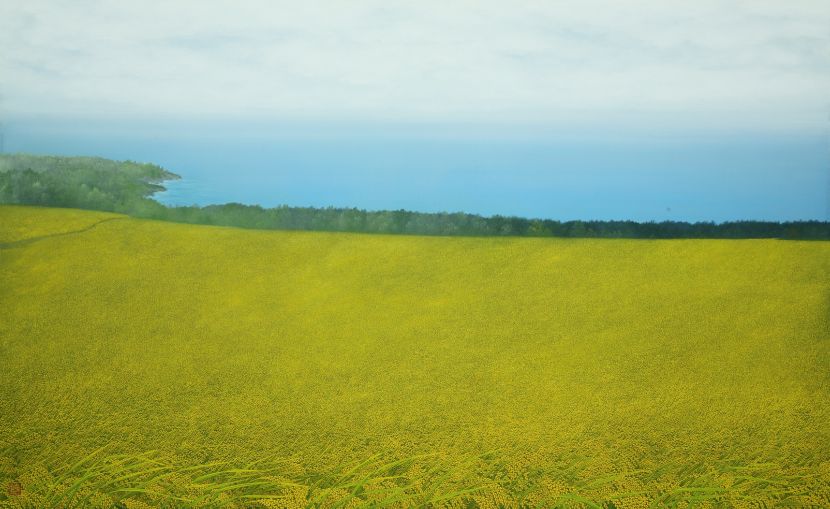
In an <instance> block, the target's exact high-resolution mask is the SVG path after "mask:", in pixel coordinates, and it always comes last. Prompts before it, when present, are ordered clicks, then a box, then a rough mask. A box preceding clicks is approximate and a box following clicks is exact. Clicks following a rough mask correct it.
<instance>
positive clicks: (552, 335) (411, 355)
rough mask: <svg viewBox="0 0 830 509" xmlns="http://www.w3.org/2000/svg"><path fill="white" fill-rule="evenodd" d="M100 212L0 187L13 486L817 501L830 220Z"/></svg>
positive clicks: (291, 495)
mask: <svg viewBox="0 0 830 509" xmlns="http://www.w3.org/2000/svg"><path fill="white" fill-rule="evenodd" d="M113 217H117V216H114V215H112V214H103V213H100V214H99V213H94V212H81V211H70V210H59V209H38V208H25V207H0V310H2V311H0V356H2V358H0V482H2V483H3V486H4V487H5V489H4V490H3V491H2V492H0V506H2V507H20V506H24V507H25V506H31V507H44V506H45V507H49V506H57V507H60V506H64V505H69V506H73V505H74V506H96V507H108V508H109V507H119V508H130V509H136V508H142V507H147V506H157V505H165V506H168V507H182V506H194V507H195V506H207V507H214V506H222V505H224V506H226V507H304V506H320V507H356V506H364V505H368V506H371V505H372V504H374V505H375V506H395V507H410V506H417V505H423V506H442V505H446V506H448V507H476V506H478V507H500V506H503V507H516V506H522V507H554V506H565V507H605V508H612V507H615V508H640V507H643V508H645V507H649V506H652V507H690V506H694V507H774V506H795V507H828V506H830V243H826V242H797V241H776V240H667V241H647V240H610V239H597V240H590V239H531V238H459V237H455V238H439V237H429V238H428V237H410V236H373V235H359V234H334V233H317V232H266V231H251V230H240V229H233V228H216V227H206V226H190V225H179V224H171V223H162V222H153V221H143V220H136V219H130V218H127V217H123V216H121V217H117V218H116V219H111V218H113ZM104 219H110V220H108V221H104V222H101V223H99V224H97V225H96V226H94V227H91V228H90V226H92V225H93V224H95V223H97V222H99V221H102V220H104ZM21 225H22V226H21ZM77 230H83V231H81V232H80V233H74V234H73V233H68V234H65V235H63V234H61V233H67V232H72V231H77ZM55 234H61V235H55ZM35 237H38V238H37V239H35ZM40 237H42V238H40ZM26 238H30V240H29V241H25V240H24V239H26ZM21 240H24V241H23V242H20V241H21ZM99 448H100V449H99ZM113 504H116V505H113ZM762 504H766V505H762Z"/></svg>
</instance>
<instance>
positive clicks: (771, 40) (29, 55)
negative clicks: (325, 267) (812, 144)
mask: <svg viewBox="0 0 830 509" xmlns="http://www.w3.org/2000/svg"><path fill="white" fill-rule="evenodd" d="M0 47H2V48H3V50H2V51H0V114H2V115H3V116H4V117H5V118H7V119H21V118H55V119H70V120H71V119H87V120H91V121H92V120H102V121H106V120H112V119H119V120H121V119H131V120H134V121H139V120H146V119H148V118H149V119H152V118H165V119H171V120H176V119H179V120H181V119H229V120H231V121H234V120H242V121H244V120H251V121H256V120H259V121H263V120H265V121H276V120H278V121H280V122H285V123H291V122H300V123H302V122H306V123H310V124H321V123H329V124H337V123H338V122H340V123H345V124H348V123H350V122H367V123H371V122H377V123H384V122H394V123H404V124H405V123H413V124H419V123H422V124H434V125H442V124H454V123H471V124H486V125H494V126H498V125H509V126H516V125H529V126H554V127H555V126H567V125H578V126H586V127H587V128H591V127H592V126H597V125H598V124H602V125H616V126H620V127H621V128H628V127H631V126H635V127H636V126H640V125H653V126H667V125H668V126H674V127H677V126H680V127H689V128H699V129H721V130H723V129H726V130H729V129H734V130H753V129H756V130H757V129H769V130H796V131H797V130H813V131H815V130H816V129H820V128H823V127H824V126H826V124H827V122H828V115H830V92H828V91H830V4H828V3H827V1H826V0H787V1H784V0H748V1H743V0H728V1H727V0H694V1H690V0H685V1H681V2H678V1H671V0H619V1H610V0H580V1H579V2H563V1H560V2H557V1H550V0H547V1H533V0H512V1H510V2H505V1H503V0H498V1H493V0H469V1H467V0H457V1H450V0H420V1H396V2H389V1H388V0H350V1H332V0H330V1H324V2H321V1H313V0H312V1H303V2H296V1H288V2H285V1H274V0H266V1H249V0H232V1H223V0H217V1H210V2H204V1H202V0H196V1H191V0H177V1H169V0H167V1H161V2H158V1H148V0H141V1H125V0H119V1H110V2H108V1H89V0H70V1H63V0H52V1H43V0H25V1H22V0H8V1H4V2H0Z"/></svg>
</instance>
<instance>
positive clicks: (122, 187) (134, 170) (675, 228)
mask: <svg viewBox="0 0 830 509" xmlns="http://www.w3.org/2000/svg"><path fill="white" fill-rule="evenodd" d="M176 178H179V177H178V175H175V174H173V173H170V172H168V171H167V170H165V169H164V168H161V167H160V166H156V165H154V164H147V163H137V162H133V161H112V160H109V159H103V158H97V157H58V156H35V155H30V154H6V155H0V203H4V204H20V205H39V206H48V207H69V208H79V209H91V210H102V211H109V212H119V213H123V214H128V215H131V216H134V217H141V218H149V219H160V220H166V221H175V222H182V223H193V224H208V225H222V226H237V227H242V228H256V229H279V230H318V231H338V232H360V233H386V234H412V235H464V236H525V237H610V238H651V239H666V238H783V239H830V222H825V221H796V222H770V221H735V222H726V223H717V224H716V223H712V222H698V223H687V222H680V221H664V222H659V223H658V222H645V223H639V222H635V221H564V222H562V221H556V220H551V219H526V218H521V217H504V216H492V217H482V216H479V215H475V214H466V213H462V212H454V213H445V212H441V213H423V212H411V211H406V210H385V211H366V210H361V209H356V208H334V207H326V208H315V207H288V206H280V207H274V208H263V207H260V206H258V205H242V204H239V203H229V204H225V205H209V206H205V207H197V206H190V207H167V206H164V205H162V204H161V203H159V202H157V201H155V200H153V199H152V198H151V196H152V194H153V193H154V192H156V191H160V190H163V189H164V188H163V187H162V186H161V185H160V183H161V182H162V181H164V180H170V179H176Z"/></svg>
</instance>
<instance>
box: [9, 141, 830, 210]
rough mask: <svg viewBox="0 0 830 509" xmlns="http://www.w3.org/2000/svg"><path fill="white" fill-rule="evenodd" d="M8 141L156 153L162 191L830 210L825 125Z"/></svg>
mask: <svg viewBox="0 0 830 509" xmlns="http://www.w3.org/2000/svg"><path fill="white" fill-rule="evenodd" d="M6 151H7V152H9V151H12V152H14V151H21V152H32V153H47V154H65V155H96V156H102V157H109V158H115V159H131V160H137V161H143V162H153V163H156V164H159V165H161V166H163V167H165V168H167V169H168V170H170V171H172V172H174V173H177V174H179V175H181V176H182V177H183V178H182V180H179V181H170V182H167V183H165V186H166V187H167V191H165V192H162V193H158V194H157V195H156V198H157V199H158V200H159V201H161V202H162V203H165V204H169V205H191V204H197V205H207V204H218V203H227V202H238V203H245V204H258V205H263V206H276V205H282V204H286V205H292V206H315V207H325V206H336V207H357V208H363V209H369V210H381V209H407V210H415V211H424V212H437V211H451V212H454V211H464V212H471V213H477V214H483V215H493V214H502V215H518V216H524V217H539V218H552V219H560V220H568V219H633V220H637V221H650V220H654V221H661V220H683V221H725V220H740V219H757V220H781V221H783V220H804V219H822V220H824V219H827V218H828V214H829V213H830V209H829V208H828V186H829V185H830V181H828V176H829V175H830V154H828V150H827V140H826V138H824V137H822V136H818V135H817V136H800V137H797V136H789V137H771V136H767V137H752V136H745V137H740V136H732V137H725V138H723V139H720V138H707V139H698V138H689V139H684V138H683V137H674V138H671V139H649V138H641V139H636V140H631V139H616V140H615V139H606V140H603V139H584V140H578V139H577V140H575V139H567V140H559V139H556V138H550V139H541V138H535V139H531V140H517V139H506V140H502V141H500V140H494V139H486V140H475V139H427V138H424V137H420V138H417V139H400V138H394V137H391V138H390V137H380V138H372V137H352V138H348V139H347V138H345V137H344V138H343V139H336V138H326V139H306V140H303V139H292V138H280V137H279V136H275V137H271V138H268V137H257V138H253V139H248V138H245V137H230V138H216V137H212V138H210V139H200V138H199V137H198V136H175V135H169V134H165V135H161V136H149V135H147V134H146V133H143V134H141V135H136V136H128V135H124V134H118V135H115V134H113V135H108V134H106V133H97V134H96V135H94V136H92V135H89V134H83V133H72V132H54V131H52V132H38V131H27V132H19V133H17V134H16V135H14V133H12V135H9V136H7V142H6Z"/></svg>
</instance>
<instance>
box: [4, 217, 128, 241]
mask: <svg viewBox="0 0 830 509" xmlns="http://www.w3.org/2000/svg"><path fill="white" fill-rule="evenodd" d="M121 219H126V218H124V217H108V218H106V219H102V220H100V221H97V222H95V223H92V224H91V225H89V226H87V227H86V228H81V229H80V230H72V231H68V232H59V233H50V234H48V235H39V236H37V237H29V238H26V239H20V240H15V241H12V242H0V249H11V248H15V247H21V246H26V245H29V244H32V243H34V242H37V241H40V240H44V239H51V238H54V237H65V236H67V235H77V234H79V233H85V232H88V231H90V230H92V229H93V228H95V227H96V226H98V225H99V224H101V223H106V222H107V221H118V220H121Z"/></svg>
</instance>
